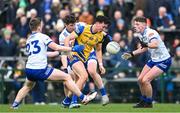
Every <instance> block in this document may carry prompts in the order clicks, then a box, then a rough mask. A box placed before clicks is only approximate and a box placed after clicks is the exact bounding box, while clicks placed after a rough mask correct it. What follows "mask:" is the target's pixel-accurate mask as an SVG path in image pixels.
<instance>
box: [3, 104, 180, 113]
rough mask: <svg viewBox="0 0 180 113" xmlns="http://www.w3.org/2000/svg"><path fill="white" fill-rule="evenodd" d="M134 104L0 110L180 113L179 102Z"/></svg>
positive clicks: (37, 112) (13, 111) (7, 106)
mask: <svg viewBox="0 0 180 113" xmlns="http://www.w3.org/2000/svg"><path fill="white" fill-rule="evenodd" d="M132 105H133V104H109V105H107V106H101V105H100V104H89V105H86V106H84V105H82V106H81V108H79V109H67V108H62V107H61V106H59V105H44V106H42V105H38V106H37V105H21V106H20V108H19V109H17V110H12V109H10V105H0V112H1V113H2V112H11V113H20V112H21V113H22V112H23V113H25V112H26V113H44V112H46V113H60V112H62V113H70V112H71V113H72V112H77V113H86V112H91V113H92V112H93V113H140V112H143V113H153V112H155V113H172V112H176V113H180V105H179V104H155V105H154V106H153V108H139V109H137V108H136V109H135V108H132Z"/></svg>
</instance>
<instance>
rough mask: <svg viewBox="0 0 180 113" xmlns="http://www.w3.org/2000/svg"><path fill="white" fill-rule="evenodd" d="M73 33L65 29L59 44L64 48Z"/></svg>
mask: <svg viewBox="0 0 180 113" xmlns="http://www.w3.org/2000/svg"><path fill="white" fill-rule="evenodd" d="M70 34H71V33H70V32H69V31H68V30H67V29H66V28H65V29H64V30H63V31H62V32H61V34H60V35H59V44H60V45H61V46H64V40H65V38H66V37H67V36H69V35H70Z"/></svg>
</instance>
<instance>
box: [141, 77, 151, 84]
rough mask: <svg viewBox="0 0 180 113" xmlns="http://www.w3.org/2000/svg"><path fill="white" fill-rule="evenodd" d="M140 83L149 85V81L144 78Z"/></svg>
mask: <svg viewBox="0 0 180 113" xmlns="http://www.w3.org/2000/svg"><path fill="white" fill-rule="evenodd" d="M141 83H142V84H148V83H150V80H149V79H148V78H144V79H142V82H141Z"/></svg>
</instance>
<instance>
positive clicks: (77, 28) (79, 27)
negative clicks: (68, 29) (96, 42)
mask: <svg viewBox="0 0 180 113" xmlns="http://www.w3.org/2000/svg"><path fill="white" fill-rule="evenodd" d="M85 27H86V25H85V24H82V23H77V24H76V26H75V32H76V33H77V34H81V33H82V32H83V31H84V28H85Z"/></svg>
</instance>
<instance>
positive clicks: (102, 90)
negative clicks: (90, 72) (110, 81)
mask: <svg viewBox="0 0 180 113" xmlns="http://www.w3.org/2000/svg"><path fill="white" fill-rule="evenodd" d="M99 90H100V92H101V95H102V96H104V95H106V89H105V88H104V87H103V88H101V89H99Z"/></svg>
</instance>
